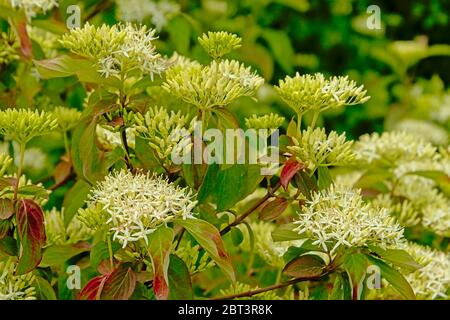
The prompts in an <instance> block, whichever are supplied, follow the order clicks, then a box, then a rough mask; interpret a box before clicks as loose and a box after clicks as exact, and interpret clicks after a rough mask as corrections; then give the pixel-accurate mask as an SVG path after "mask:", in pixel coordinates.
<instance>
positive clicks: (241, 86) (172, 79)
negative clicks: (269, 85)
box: [163, 60, 264, 109]
mask: <svg viewBox="0 0 450 320" xmlns="http://www.w3.org/2000/svg"><path fill="white" fill-rule="evenodd" d="M263 82H264V80H263V79H262V78H261V77H259V76H258V75H256V74H255V73H253V72H252V71H251V69H250V67H248V68H246V67H245V66H244V65H243V64H240V63H239V62H237V61H235V60H231V61H230V60H222V61H220V62H217V61H213V62H211V64H210V65H208V66H201V65H200V64H198V63H188V64H187V65H186V66H185V67H184V68H176V69H175V70H174V71H172V72H167V74H166V82H165V83H164V84H163V88H164V89H165V90H167V91H168V92H170V93H172V94H174V95H176V96H178V97H179V98H180V99H182V100H183V101H185V102H187V103H190V104H193V105H195V106H196V107H198V108H199V109H209V108H212V107H217V106H226V105H228V104H230V103H232V102H233V101H235V100H236V99H238V98H240V97H243V96H252V95H254V94H255V92H256V91H257V90H258V89H259V87H260V86H261V85H262V84H263Z"/></svg>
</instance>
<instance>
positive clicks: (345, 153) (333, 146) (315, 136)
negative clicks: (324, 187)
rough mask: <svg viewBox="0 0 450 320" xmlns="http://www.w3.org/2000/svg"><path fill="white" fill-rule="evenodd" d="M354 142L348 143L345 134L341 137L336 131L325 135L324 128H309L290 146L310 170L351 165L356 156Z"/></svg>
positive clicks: (290, 149)
mask: <svg viewBox="0 0 450 320" xmlns="http://www.w3.org/2000/svg"><path fill="white" fill-rule="evenodd" d="M352 145H353V141H346V139H345V133H343V134H341V135H339V134H338V133H337V132H335V131H331V132H330V134H328V135H327V134H326V133H325V129H324V128H315V129H314V128H312V127H308V129H307V130H304V131H303V132H302V135H301V137H300V138H299V140H297V139H295V138H294V145H293V146H289V147H288V149H289V151H291V152H292V153H293V154H294V155H295V156H296V157H297V158H298V159H299V160H301V161H303V162H305V163H307V164H308V167H309V168H310V169H316V168H317V167H319V166H341V165H347V164H349V163H351V162H352V161H353V160H354V158H355V154H354V152H353V151H352Z"/></svg>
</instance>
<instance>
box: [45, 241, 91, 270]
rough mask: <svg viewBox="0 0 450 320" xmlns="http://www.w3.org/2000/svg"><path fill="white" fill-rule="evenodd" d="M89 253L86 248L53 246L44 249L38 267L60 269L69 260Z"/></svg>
mask: <svg viewBox="0 0 450 320" xmlns="http://www.w3.org/2000/svg"><path fill="white" fill-rule="evenodd" d="M86 251H89V248H87V247H81V246H78V247H76V246H73V245H53V246H50V247H47V248H45V249H44V253H43V256H42V261H41V263H40V265H39V266H40V267H43V268H45V267H60V266H62V265H63V264H64V263H65V262H66V261H67V260H69V259H70V258H72V257H74V256H76V255H78V254H80V253H82V252H86Z"/></svg>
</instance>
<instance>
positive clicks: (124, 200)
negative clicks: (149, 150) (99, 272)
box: [80, 170, 197, 247]
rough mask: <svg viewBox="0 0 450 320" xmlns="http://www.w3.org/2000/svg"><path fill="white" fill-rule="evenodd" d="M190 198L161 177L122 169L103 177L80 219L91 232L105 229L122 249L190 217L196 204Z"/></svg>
mask: <svg viewBox="0 0 450 320" xmlns="http://www.w3.org/2000/svg"><path fill="white" fill-rule="evenodd" d="M193 198H194V195H193V194H192V191H190V190H189V189H188V188H180V187H177V186H175V185H174V184H173V183H170V182H169V181H167V180H166V179H164V178H162V177H161V176H157V175H150V174H148V173H147V174H144V173H137V174H135V175H133V174H132V173H131V172H129V171H125V170H122V171H119V172H114V173H112V174H110V175H108V176H106V178H105V180H104V181H102V182H100V183H98V184H97V186H96V187H95V189H93V190H92V191H91V194H90V196H89V200H88V202H87V203H88V209H87V210H82V211H81V212H80V220H81V221H83V222H85V223H86V224H88V226H89V227H91V228H94V229H95V228H105V227H106V228H108V229H109V231H110V232H112V233H113V238H114V239H116V240H118V241H119V242H121V243H122V244H123V246H124V247H125V246H126V245H127V243H128V242H135V241H139V240H144V241H145V242H146V241H147V235H148V234H150V233H152V232H153V231H154V230H155V229H156V228H158V227H159V226H161V225H164V224H167V223H168V222H170V221H172V220H174V219H177V218H182V219H186V218H190V217H192V210H193V209H194V207H195V205H196V203H197V202H196V201H194V200H193ZM94 215H95V217H94ZM94 218H95V219H94ZM97 224H98V225H97Z"/></svg>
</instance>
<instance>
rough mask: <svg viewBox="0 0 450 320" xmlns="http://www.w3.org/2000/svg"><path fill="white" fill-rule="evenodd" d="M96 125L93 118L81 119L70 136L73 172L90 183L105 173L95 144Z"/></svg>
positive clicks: (100, 155)
mask: <svg viewBox="0 0 450 320" xmlns="http://www.w3.org/2000/svg"><path fill="white" fill-rule="evenodd" d="M96 127H97V122H96V121H95V118H94V119H89V120H88V121H86V120H85V121H82V122H81V123H80V125H79V126H78V127H77V128H76V129H75V131H74V133H73V137H72V160H73V166H74V169H75V172H76V173H77V174H78V175H79V176H81V177H84V178H85V179H86V180H87V181H89V182H90V183H92V184H93V183H94V182H95V181H97V180H100V179H102V178H103V176H104V175H105V174H106V170H105V168H104V166H103V161H102V158H103V157H102V154H101V152H100V150H99V149H98V148H97V145H96Z"/></svg>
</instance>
